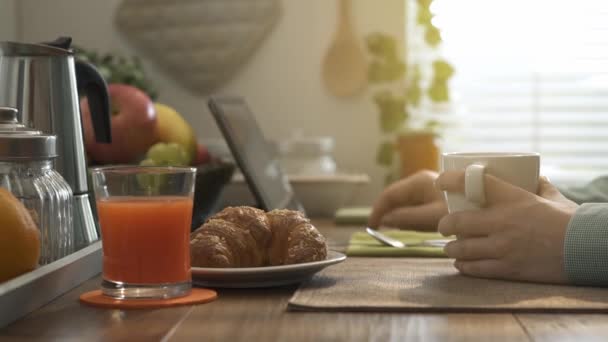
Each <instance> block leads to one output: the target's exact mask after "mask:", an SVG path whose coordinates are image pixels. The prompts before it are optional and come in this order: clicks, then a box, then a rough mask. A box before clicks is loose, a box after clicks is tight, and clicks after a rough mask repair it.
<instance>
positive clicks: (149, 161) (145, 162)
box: [139, 158, 158, 166]
mask: <svg viewBox="0 0 608 342" xmlns="http://www.w3.org/2000/svg"><path fill="white" fill-rule="evenodd" d="M139 165H141V166H158V164H156V162H155V161H154V160H152V159H149V158H146V159H144V160H142V161H141V162H140V163H139Z"/></svg>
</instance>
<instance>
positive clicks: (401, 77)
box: [366, 0, 454, 182]
mask: <svg viewBox="0 0 608 342" xmlns="http://www.w3.org/2000/svg"><path fill="white" fill-rule="evenodd" d="M431 2H432V0H417V3H418V6H417V15H416V25H417V26H418V27H419V28H420V29H421V30H419V31H420V32H422V33H421V34H424V40H425V41H426V43H427V45H428V46H429V48H431V49H435V48H437V47H438V45H439V44H440V43H441V35H440V32H439V29H437V27H435V26H434V25H433V23H432V18H433V14H432V12H431V10H430V6H431ZM366 45H367V50H368V51H369V53H370V55H371V62H370V66H369V81H370V83H372V84H373V85H374V86H375V88H376V91H375V92H374V93H373V95H372V99H373V101H374V103H375V104H376V107H377V108H378V112H379V123H380V129H381V131H382V135H383V138H382V141H381V142H380V144H379V146H378V151H377V154H376V162H377V163H378V164H379V165H381V166H383V167H386V168H388V169H389V172H388V173H387V182H390V181H392V180H394V179H395V174H394V172H393V170H392V168H393V166H394V161H395V154H396V148H395V145H396V144H395V141H396V137H397V136H399V134H402V133H403V132H404V131H412V130H414V131H420V130H424V131H430V132H432V133H433V134H438V129H439V128H440V126H441V124H440V122H438V121H436V120H431V119H426V120H425V119H423V118H413V117H412V115H411V113H412V112H416V111H420V108H421V106H422V105H423V102H424V99H425V98H426V99H428V101H429V102H431V103H442V102H448V101H449V100H450V94H449V88H448V81H449V79H450V78H451V77H452V76H453V74H454V69H453V67H452V66H451V65H450V64H449V63H448V62H447V61H445V60H443V59H440V58H438V59H436V60H434V61H433V62H432V65H430V66H427V65H421V64H420V63H406V61H405V60H404V59H403V58H402V57H400V56H399V55H400V54H399V47H398V46H399V44H398V43H397V40H396V39H395V38H394V37H392V36H390V35H388V34H385V33H379V32H377V33H372V34H370V35H368V36H367V37H366ZM429 67H430V68H429ZM425 69H431V70H432V71H431V73H432V75H430V76H429V75H426V76H427V77H425V80H423V73H422V70H425ZM413 119H417V120H413Z"/></svg>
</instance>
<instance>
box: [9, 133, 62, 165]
mask: <svg viewBox="0 0 608 342" xmlns="http://www.w3.org/2000/svg"><path fill="white" fill-rule="evenodd" d="M56 143H57V138H56V137H55V136H54V135H46V134H16V133H13V134H4V133H0V161H26V160H40V159H50V158H55V157H57V146H56Z"/></svg>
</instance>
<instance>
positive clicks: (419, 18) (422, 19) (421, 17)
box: [416, 6, 433, 26]
mask: <svg viewBox="0 0 608 342" xmlns="http://www.w3.org/2000/svg"><path fill="white" fill-rule="evenodd" d="M431 19H433V14H432V13H431V10H430V9H429V8H428V7H422V6H421V7H418V13H417V14H416V22H417V23H418V24H419V25H422V26H429V25H431Z"/></svg>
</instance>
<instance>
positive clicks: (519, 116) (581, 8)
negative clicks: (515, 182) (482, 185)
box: [408, 0, 608, 184]
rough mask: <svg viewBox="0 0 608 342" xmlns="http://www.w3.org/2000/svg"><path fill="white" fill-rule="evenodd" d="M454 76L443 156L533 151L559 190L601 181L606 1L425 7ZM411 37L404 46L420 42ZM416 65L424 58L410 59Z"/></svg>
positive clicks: (520, 0) (461, 0)
mask: <svg viewBox="0 0 608 342" xmlns="http://www.w3.org/2000/svg"><path fill="white" fill-rule="evenodd" d="M431 10H432V12H433V13H434V15H435V16H434V18H433V23H434V24H435V25H436V26H437V27H438V28H439V29H440V30H441V32H442V38H443V43H442V44H441V46H440V49H439V50H438V51H436V52H434V53H435V54H439V55H441V56H442V57H444V58H445V59H447V60H448V61H449V62H450V63H452V64H453V65H454V67H455V69H456V74H455V76H454V78H453V79H452V81H451V83H450V90H451V95H452V96H451V101H450V104H449V109H448V110H439V111H435V113H434V114H432V115H434V116H437V118H438V119H440V120H442V121H443V122H446V124H447V129H446V130H445V133H444V143H443V147H444V149H445V150H447V151H465V150H466V151H536V152H540V153H541V155H542V163H543V173H544V174H547V175H548V176H549V177H550V178H552V179H554V181H555V178H557V179H558V180H559V181H560V182H561V183H562V184H582V183H585V182H588V181H590V180H591V179H592V178H594V177H596V176H598V175H601V174H607V175H608V2H604V1H599V0H578V1H560V0H533V1H530V0H527V1H524V0H510V1H504V0H458V1H454V0H435V1H434V3H433V5H432V7H431ZM408 36H409V37H411V40H412V41H411V43H412V44H410V46H411V45H413V46H414V49H413V50H416V48H415V46H416V45H417V44H419V45H420V46H422V43H421V42H419V41H417V40H416V36H420V35H416V34H411V35H408ZM417 58H419V59H424V58H427V59H428V58H433V53H429V54H426V55H425V54H418V57H417Z"/></svg>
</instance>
